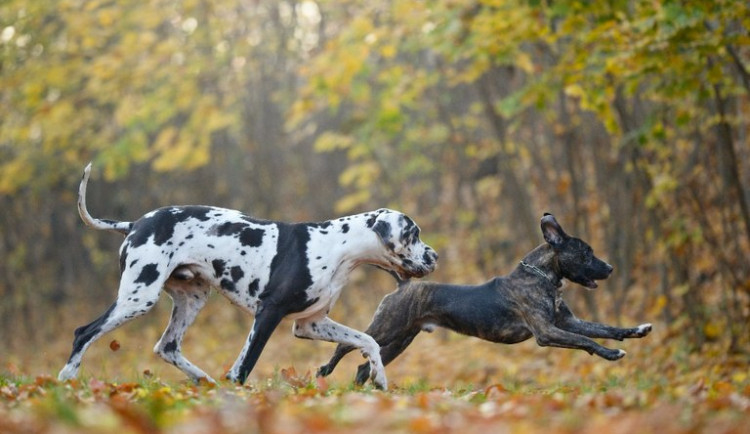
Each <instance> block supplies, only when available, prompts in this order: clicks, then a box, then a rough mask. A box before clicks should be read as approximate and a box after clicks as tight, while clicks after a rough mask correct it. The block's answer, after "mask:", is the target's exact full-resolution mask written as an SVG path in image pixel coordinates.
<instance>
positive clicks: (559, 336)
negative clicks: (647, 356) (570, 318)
mask: <svg viewBox="0 0 750 434" xmlns="http://www.w3.org/2000/svg"><path fill="white" fill-rule="evenodd" d="M535 324H545V323H543V322H541V321H539V320H538V321H537V322H531V323H529V324H528V325H529V328H531V330H532V332H533V333H534V338H536V343H537V344H538V345H539V346H541V347H558V348H571V349H579V350H584V351H586V352H587V353H589V354H596V355H597V356H599V357H602V358H605V359H607V360H613V361H614V360H618V359H621V358H623V357H625V351H623V350H613V349H610V348H607V347H604V346H602V345H599V344H598V343H596V342H594V341H592V340H591V339H589V338H587V337H585V336H582V335H579V334H575V333H572V332H569V331H567V330H563V329H560V328H557V327H555V326H554V325H551V324H549V323H546V324H545V325H543V326H538V325H535Z"/></svg>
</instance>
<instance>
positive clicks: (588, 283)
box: [582, 279, 599, 289]
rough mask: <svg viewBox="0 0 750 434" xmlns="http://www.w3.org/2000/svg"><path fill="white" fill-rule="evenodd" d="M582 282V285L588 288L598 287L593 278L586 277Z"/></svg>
mask: <svg viewBox="0 0 750 434" xmlns="http://www.w3.org/2000/svg"><path fill="white" fill-rule="evenodd" d="M582 283H583V286H585V287H586V288H588V289H596V288H598V287H599V285H598V284H597V283H596V281H595V280H590V279H586V280H585V281H583V282H582Z"/></svg>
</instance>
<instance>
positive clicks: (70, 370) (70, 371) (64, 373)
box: [57, 365, 78, 381]
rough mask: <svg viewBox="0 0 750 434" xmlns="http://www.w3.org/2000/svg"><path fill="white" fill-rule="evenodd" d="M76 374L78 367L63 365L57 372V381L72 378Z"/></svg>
mask: <svg viewBox="0 0 750 434" xmlns="http://www.w3.org/2000/svg"><path fill="white" fill-rule="evenodd" d="M77 375H78V369H77V368H76V367H75V366H74V365H65V367H64V368H62V370H61V371H60V373H59V374H57V379H58V380H59V381H65V380H72V379H73V378H76V376H77Z"/></svg>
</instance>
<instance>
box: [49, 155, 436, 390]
mask: <svg viewBox="0 0 750 434" xmlns="http://www.w3.org/2000/svg"><path fill="white" fill-rule="evenodd" d="M90 170H91V164H89V165H88V166H87V167H86V169H85V171H84V175H83V179H82V180H81V185H80V188H79V196H78V211H79V214H80V215H81V218H82V219H83V221H84V222H85V223H86V224H87V225H89V226H91V227H93V228H95V229H100V230H109V231H114V232H119V233H122V234H125V235H127V236H126V238H125V241H124V242H123V244H122V247H121V248H120V272H121V278H120V287H119V291H118V296H117V300H116V301H115V302H114V304H112V306H111V307H110V308H109V309H108V310H107V311H106V312H105V313H104V314H103V315H101V316H100V317H99V318H97V319H96V320H94V321H93V322H92V323H90V324H88V325H85V326H83V327H80V328H78V329H77V330H76V331H75V339H74V341H73V351H72V353H71V355H70V358H69V360H68V362H67V364H66V365H65V367H64V368H63V369H62V370H61V371H60V374H59V376H58V378H59V379H60V380H65V379H69V378H74V377H75V376H76V375H77V374H78V369H79V367H80V365H81V358H82V356H83V353H84V352H85V351H86V349H87V348H88V346H89V345H91V343H92V342H94V341H95V340H96V339H98V338H99V337H101V336H102V335H104V334H105V333H107V332H109V331H111V330H113V329H115V328H117V327H119V326H121V325H122V324H124V323H125V322H127V321H129V320H131V319H133V318H136V317H138V316H140V315H143V314H145V313H146V312H148V311H149V310H150V309H151V308H152V307H153V305H154V304H155V303H156V301H157V300H158V298H159V294H160V292H161V290H162V288H163V289H164V290H165V291H166V292H167V294H169V295H170V297H171V298H172V301H173V303H174V307H173V310H172V316H171V318H170V321H169V325H168V326H167V329H166V330H165V331H164V334H163V335H162V337H161V339H160V340H159V342H158V343H157V344H156V346H155V347H154V352H156V353H157V354H158V355H159V356H161V357H162V358H163V359H164V360H166V361H167V362H169V363H172V364H174V365H175V366H176V367H177V368H179V369H180V370H182V371H183V372H184V373H185V374H187V375H188V377H190V378H191V379H193V380H195V381H199V380H201V379H205V380H207V381H211V382H213V379H211V377H209V376H208V375H207V374H206V373H205V372H203V371H202V370H201V369H200V368H198V367H197V366H195V365H194V364H192V363H191V362H190V361H188V360H187V359H186V358H185V357H184V356H183V355H182V352H181V349H180V346H181V342H182V338H183V336H184V334H185V331H186V329H187V328H188V326H190V324H191V323H192V322H193V320H194V319H195V317H196V315H197V314H198V312H199V311H200V310H201V308H203V306H204V305H205V303H206V301H207V299H208V295H209V292H210V290H211V288H216V289H217V290H218V291H219V292H221V293H222V294H223V295H224V296H225V297H227V298H228V299H229V300H230V301H231V302H232V303H234V304H235V305H237V306H239V307H240V308H242V309H243V310H245V311H246V312H248V313H250V314H252V315H254V316H255V321H254V323H253V327H252V331H251V332H250V335H249V337H248V338H247V342H246V344H245V346H244V348H243V349H242V352H241V353H240V355H239V357H238V358H237V360H236V361H235V363H234V366H232V368H231V370H230V371H229V373H228V374H227V378H228V379H230V380H232V381H235V382H239V383H244V382H245V380H246V379H247V376H248V375H249V374H250V371H252V369H253V367H254V366H255V363H256V362H257V360H258V357H259V356H260V353H261V351H262V350H263V347H264V346H265V344H266V342H267V340H268V338H269V337H270V336H271V333H272V332H273V330H274V329H275V328H276V327H277V325H278V324H279V322H280V321H281V320H282V318H285V317H287V318H292V319H294V320H295V323H294V327H293V332H294V335H295V336H297V337H300V338H307V339H321V340H325V341H330V342H338V343H340V344H345V345H348V346H352V347H356V348H359V349H361V350H362V353H363V355H364V356H365V357H366V358H367V359H368V360H369V361H370V363H371V366H370V368H371V369H370V372H372V380H373V382H374V383H375V384H376V385H377V386H378V387H381V388H387V380H386V376H385V370H384V368H383V364H382V362H381V360H380V351H379V347H378V345H377V343H376V342H375V340H374V339H372V338H371V337H370V336H368V335H366V334H364V333H361V332H358V331H356V330H353V329H351V328H348V327H346V326H343V325H341V324H338V323H336V322H334V321H332V320H331V319H329V318H328V317H327V315H328V312H329V310H330V309H331V308H332V307H333V304H334V303H335V302H336V299H337V298H338V297H339V294H340V292H341V290H342V288H343V286H344V285H345V284H346V282H347V279H348V277H349V274H350V272H351V271H352V269H354V268H355V267H356V266H357V265H359V264H365V263H366V264H373V265H376V266H379V267H381V268H384V269H386V270H389V271H391V272H394V273H396V274H397V275H399V276H401V277H402V278H404V279H408V278H410V277H422V276H424V275H426V274H428V273H430V272H432V271H433V270H434V269H435V266H436V263H437V254H436V253H435V251H434V250H433V249H432V248H431V247H430V246H428V245H426V244H425V243H424V242H422V241H421V240H420V238H419V227H418V226H417V225H416V224H415V223H414V221H412V220H411V219H410V218H409V217H407V216H406V215H404V214H402V213H399V212H396V211H392V210H388V209H379V210H377V211H373V212H367V213H363V214H357V215H352V216H348V217H342V218H339V219H336V220H330V221H326V222H320V223H282V222H274V221H266V220H259V219H256V218H252V217H249V216H247V215H245V214H243V213H241V212H239V211H235V210H230V209H223V208H215V207H208V206H170V207H165V208H159V209H157V210H154V211H151V212H149V213H147V214H146V215H144V216H143V217H141V218H140V219H138V220H136V221H135V222H119V221H111V220H103V219H97V218H93V217H91V215H90V214H89V213H88V211H87V209H86V184H87V182H88V178H89V173H90Z"/></svg>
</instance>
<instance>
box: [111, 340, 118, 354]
mask: <svg viewBox="0 0 750 434" xmlns="http://www.w3.org/2000/svg"><path fill="white" fill-rule="evenodd" d="M109 349H110V350H112V351H117V350H119V349H120V343H119V342H117V340H114V339H113V340H112V342H110V343H109Z"/></svg>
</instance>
